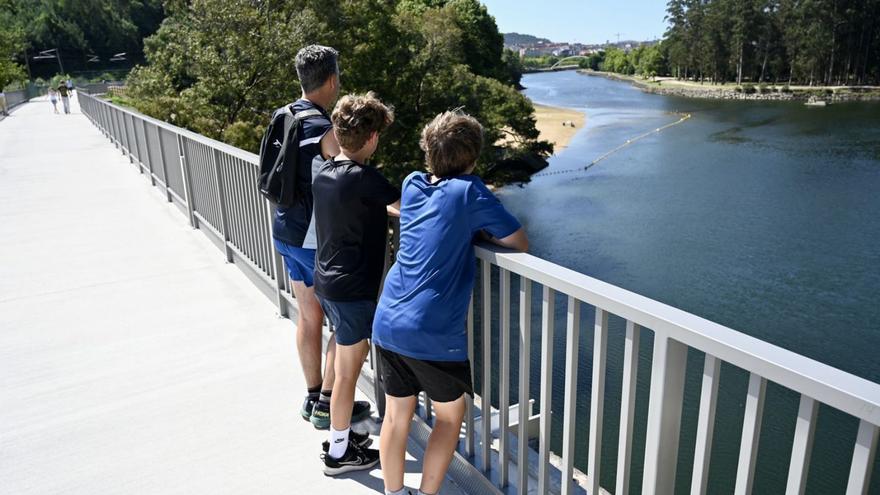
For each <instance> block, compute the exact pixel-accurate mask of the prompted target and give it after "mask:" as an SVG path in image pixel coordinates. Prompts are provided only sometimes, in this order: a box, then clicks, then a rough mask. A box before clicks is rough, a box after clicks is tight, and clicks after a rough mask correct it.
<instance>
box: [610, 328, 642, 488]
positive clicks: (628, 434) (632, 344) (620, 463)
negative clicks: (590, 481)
mask: <svg viewBox="0 0 880 495" xmlns="http://www.w3.org/2000/svg"><path fill="white" fill-rule="evenodd" d="M641 333H642V328H641V327H640V326H639V325H637V324H635V323H633V322H631V321H627V322H626V339H625V340H624V344H623V384H622V386H621V397H620V435H619V437H618V441H617V480H616V483H615V488H616V491H617V493H624V494H626V493H629V472H630V463H631V462H632V440H633V423H634V419H635V405H636V383H637V382H636V378H637V376H638V372H639V341H640V340H641Z"/></svg>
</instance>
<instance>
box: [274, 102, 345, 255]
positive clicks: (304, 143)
mask: <svg viewBox="0 0 880 495" xmlns="http://www.w3.org/2000/svg"><path fill="white" fill-rule="evenodd" d="M312 108H314V109H317V110H320V111H321V116H320V117H311V118H308V119H305V120H303V121H302V123H301V126H300V129H299V136H298V138H299V139H297V140H296V141H294V142H293V143H292V144H293V145H296V144H297V143H299V157H298V158H297V163H296V165H297V168H296V189H297V191H296V203H294V205H293V206H291V207H290V208H278V209H277V210H276V211H275V218H274V219H273V221H272V235H273V236H274V237H275V238H276V239H278V240H280V241H282V242H284V243H287V244H290V245H292V246H295V247H305V248H310V249H314V248H315V238H314V231H315V229H314V225H312V224H311V222H312V171H313V169H316V168H317V167H318V166H319V165H320V164H321V163H322V162H323V161H324V159H323V158H322V157H321V138H323V137H324V134H326V133H327V131H329V130H330V129H331V128H332V127H333V125H332V124H331V123H330V116H329V115H327V112H326V111H325V110H324V109H323V108H321V107H320V106H319V105H316V104H314V103H312V102H311V101H309V100H303V99H300V100H297V101H296V102H294V103H293V109H292V111H293V113H297V112H301V111H303V110H310V109H312ZM280 110H283V109H279V110H276V112H277V111H280Z"/></svg>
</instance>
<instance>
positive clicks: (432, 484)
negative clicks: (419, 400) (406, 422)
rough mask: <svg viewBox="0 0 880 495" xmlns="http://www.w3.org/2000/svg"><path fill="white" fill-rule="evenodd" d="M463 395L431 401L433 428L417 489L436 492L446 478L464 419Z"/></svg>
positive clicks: (427, 492)
mask: <svg viewBox="0 0 880 495" xmlns="http://www.w3.org/2000/svg"><path fill="white" fill-rule="evenodd" d="M464 397H465V396H464V395H462V396H461V397H459V398H458V399H456V400H454V401H452V402H433V404H434V429H433V430H432V431H431V436H430V437H428V447H427V448H426V449H425V460H424V462H423V463H422V484H421V487H420V488H419V490H421V491H422V492H423V493H426V494H436V493H437V492H439V491H440V487H441V486H442V485H443V479H444V478H446V470H447V469H449V463H450V461H452V454H453V452H455V446H456V445H457V444H458V435H459V433H460V432H461V421H462V419H464V410H465V400H464Z"/></svg>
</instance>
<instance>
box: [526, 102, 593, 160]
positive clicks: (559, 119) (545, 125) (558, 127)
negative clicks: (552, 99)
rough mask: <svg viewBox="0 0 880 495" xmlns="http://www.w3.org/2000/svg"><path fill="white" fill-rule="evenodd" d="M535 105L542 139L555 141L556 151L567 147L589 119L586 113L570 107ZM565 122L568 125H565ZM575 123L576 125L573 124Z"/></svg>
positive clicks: (554, 147) (554, 148) (537, 123)
mask: <svg viewBox="0 0 880 495" xmlns="http://www.w3.org/2000/svg"><path fill="white" fill-rule="evenodd" d="M534 106H535V118H536V120H537V122H536V127H537V128H538V131H539V132H540V133H541V139H545V140H547V141H550V142H551V143H553V150H554V152H556V153H558V152H559V151H561V150H563V149H565V148H566V147H567V146H568V143H569V142H571V139H572V138H573V137H574V135H575V134H577V133H578V131H580V130H581V129H582V128H583V126H584V123H585V122H586V120H587V116H586V114H584V113H583V112H579V111H577V110H572V109H570V108H560V107H551V106H547V105H538V104H537V103H535V104H534ZM563 123H565V124H566V125H563ZM572 123H574V127H572V126H571V124H572Z"/></svg>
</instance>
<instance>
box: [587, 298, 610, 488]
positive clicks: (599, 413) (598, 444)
mask: <svg viewBox="0 0 880 495" xmlns="http://www.w3.org/2000/svg"><path fill="white" fill-rule="evenodd" d="M607 347H608V312H607V311H605V310H604V309H602V308H598V307H597V308H596V322H595V326H594V329H593V383H592V391H591V400H590V448H589V454H588V459H587V466H588V468H587V475H588V477H589V481H590V489H589V490H588V491H589V492H590V493H599V473H600V471H601V465H602V424H603V419H604V418H605V414H604V412H605V363H606V361H607V360H606V357H607V354H608V353H607V351H606V348H607Z"/></svg>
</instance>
